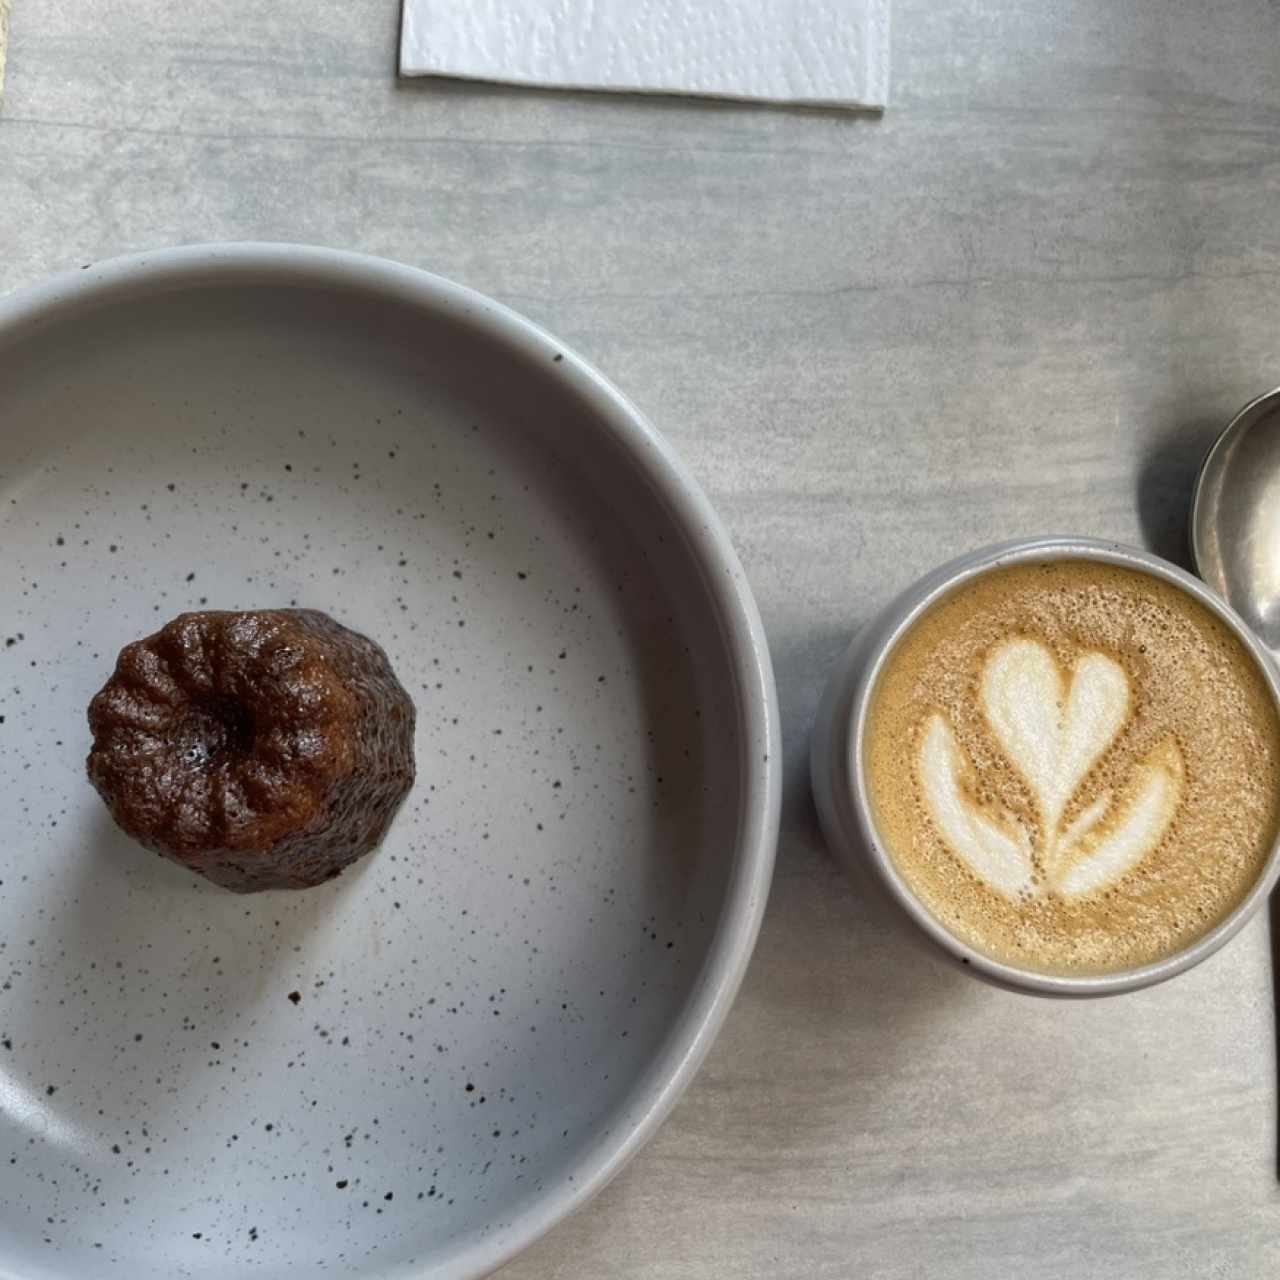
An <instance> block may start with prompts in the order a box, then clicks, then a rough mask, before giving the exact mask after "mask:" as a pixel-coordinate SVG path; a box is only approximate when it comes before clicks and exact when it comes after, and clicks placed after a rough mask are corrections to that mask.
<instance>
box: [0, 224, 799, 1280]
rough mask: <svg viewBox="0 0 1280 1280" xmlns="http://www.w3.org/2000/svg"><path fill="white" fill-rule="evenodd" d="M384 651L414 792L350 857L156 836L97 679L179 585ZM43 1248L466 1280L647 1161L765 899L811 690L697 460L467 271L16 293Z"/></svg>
mask: <svg viewBox="0 0 1280 1280" xmlns="http://www.w3.org/2000/svg"><path fill="white" fill-rule="evenodd" d="M290 604H297V605H300V606H308V607H315V608H320V609H325V610H328V611H330V612H331V613H332V614H334V616H335V617H337V618H338V619H339V620H341V621H343V622H345V623H347V624H349V625H351V626H353V627H355V628H357V629H359V630H361V631H364V632H366V633H368V634H369V635H371V636H373V637H374V638H376V639H377V640H378V641H379V642H380V643H381V644H382V645H383V646H384V647H385V648H386V650H387V651H388V653H389V654H390V656H391V659H392V662H393V664H394V666H395V668H396V670H397V672H398V674H399V675H400V677H401V680H402V681H403V683H404V684H405V685H406V687H407V688H408V689H409V690H410V691H411V693H412V695H413V697H414V698H415V700H416V702H417V705H418V713H419V715H418V737H417V759H418V782H417V786H416V788H415V790H414V791H413V793H412V795H411V797H410V799H409V801H408V803H407V804H406V806H405V808H404V809H403V810H402V811H401V814H400V817H399V818H398V819H397V821H396V824H395V826H394V828H393V830H392V833H391V835H390V836H389V838H388V839H387V841H386V843H385V844H384V846H383V847H382V848H381V849H380V850H379V851H378V852H376V853H375V854H374V855H373V856H371V857H370V858H368V859H366V860H365V861H363V862H362V863H360V864H357V866H356V867H354V868H353V869H351V870H350V871H348V872H347V873H346V874H345V875H343V876H342V877H341V878H340V879H339V880H338V881H336V882H334V883H332V884H329V885H325V886H323V887H321V888H318V889H313V890H309V891H306V892H302V893H265V894H259V895H256V896H250V897H238V896H235V895H232V894H229V893H226V892H224V891H222V890H220V889H217V888H215V887H214V886H212V885H209V884H207V883H205V882H203V881H201V880H199V879H197V878H196V877H194V876H192V875H191V874H189V873H187V872H184V871H182V870H180V869H179V868H178V867H176V866H174V865H172V864H170V863H168V862H165V861H163V860H162V859H160V858H157V857H156V856H155V855H153V854H150V853H147V852H145V851H144V850H142V849H140V848H139V847H137V846H136V845H134V844H132V843H131V842H130V841H129V840H128V839H126V838H124V837H123V836H122V835H120V834H119V833H118V832H117V831H116V829H115V828H114V826H113V825H112V823H111V821H110V819H109V818H108V816H107V814H106V812H105V809H104V808H103V806H102V804H101V803H100V802H99V800H98V798H97V797H96V795H95V794H94V793H93V791H92V790H91V788H90V787H89V784H88V783H87V782H86V780H85V778H84V771H83V759H84V755H85V752H86V750H87V747H88V735H87V728H86V724H85V707H86V704H87V703H88V701H89V698H90V696H91V695H92V694H93V692H94V691H95V690H96V689H97V688H98V687H99V686H100V685H101V684H102V683H103V682H104V681H105V679H106V678H107V676H108V675H109V674H110V671H111V667H112V664H113V661H114V658H115V654H116V652H117V650H118V649H119V648H120V646H121V645H123V644H124V643H126V642H127V641H129V640H131V639H133V638H135V637H138V636H141V635H143V634H146V633H148V632H150V631H152V630H154V629H156V628H157V627H158V626H160V625H161V624H162V623H163V622H164V621H166V620H167V619H168V618H169V617H171V616H172V615H174V614H177V613H179V612H181V611H183V610H187V609H195V608H199V607H201V606H205V605H207V606H208V607H218V608H230V609H239V608H252V607H276V606H283V605H290ZM0 718H2V720H3V723H0V795H3V797H4V805H3V807H2V809H0V882H2V883H0V986H2V990H0V1276H4V1277H22V1280H35V1278H37V1277H39V1278H44V1277H49V1278H57V1280H64V1278H70V1277H76V1278H77V1280H82V1278H83V1277H87V1276H92V1277H94V1278H95V1280H98V1278H103V1280H106V1278H109V1277H122V1278H123V1277H127V1280H150V1278H153V1277H154V1278H155V1280H161V1278H163V1280H173V1278H174V1277H180V1276H181V1277H187V1276H190V1277H218V1278H221V1277H227V1276H261V1277H282V1278H283V1277H285V1276H289V1277H297V1276H301V1275H306V1276H312V1275H316V1276H318V1275H334V1276H368V1277H373V1276H377V1277H393V1276H396V1277H401V1276H405V1277H407V1276H414V1277H419V1276H428V1275H430V1276H436V1275H440V1276H470V1275H478V1274H481V1273H483V1272H485V1271H486V1270H488V1269H489V1268H491V1267H493V1266H495V1265H497V1264H498V1263H499V1262H501V1261H502V1260H504V1259H506V1258H507V1257H509V1256H511V1254H513V1253H514V1252H516V1251H517V1250H518V1249H519V1248H520V1247H521V1246H523V1245H524V1244H527V1243H528V1242H529V1241H530V1240H531V1239H533V1238H534V1237H535V1236H536V1235H538V1234H539V1233H540V1232H542V1231H543V1230H545V1229H546V1228H547V1227H549V1226H550V1225H552V1224H553V1223H554V1222H555V1221H556V1220H558V1219H559V1218H560V1217H562V1216H563V1215H564V1214H565V1213H567V1212H568V1211H569V1210H570V1209H572V1208H573V1207H574V1206H576V1205H577V1204H579V1203H581V1202H582V1201H583V1200H584V1199H585V1198H586V1197H587V1196H589V1195H590V1194H591V1193H592V1192H594V1191H595V1190H598V1189H599V1187H600V1186H602V1185H603V1184H604V1182H605V1181H606V1180H607V1179H608V1178H609V1176H610V1175H611V1174H613V1173H614V1172H616V1170H617V1169H618V1168H619V1167H620V1165H621V1164H622V1162H623V1161H624V1160H625V1159H626V1157H627V1156H628V1155H630V1154H631V1153H633V1152H634V1151H635V1150H636V1148H637V1147H638V1146H639V1145H640V1144H641V1143H642V1142H643V1141H644V1140H645V1139H646V1138H647V1137H648V1136H649V1135H650V1134H651V1133H652V1132H653V1130H654V1128H655V1127H656V1126H657V1124H658V1123H659V1121H660V1120H661V1118H662V1117H663V1115H665V1113H666V1112H667V1110H668V1109H669V1108H670V1106H671V1105H672V1103H673V1102H674V1100H675V1098H676V1096H677V1095H678V1093H679V1092H680V1091H681V1089H682V1088H683V1087H684V1086H685V1085H686V1084H687V1083H688V1080H689V1078H690V1076H691V1075H692V1073H693V1071H694V1070H695V1069H696V1067H697V1064H698V1062H699V1061H700V1059H701V1057H702V1055H703V1054H704V1052H705V1051H706V1048H707V1047H708V1044H709V1042H710V1040H711V1038H712V1036H713V1035H714V1033H715V1031H716V1029H717V1027H718V1025H719V1023H720V1022H721V1020H722V1018H723V1016H724V1014H725V1012H726V1010H727V1008H728V1005H729V1002H730V1001H731V999H732V997H733V994H734V991H735V990H736V987H737V984H738V982H739V979H740V978H741V975H742V972H743V969H744V967H745V965H746V961H747V958H748V956H749V954H750V950H751V946H752V943H753V941H754V938H755V933H756V930H757V927H758V924H759V920H760V915H761V912H762V910H763V906H764V900H765V895H766V892H767V887H768V882H769V876H770V872H771V869H772V859H773V847H774V838H775V834H776V825H777V817H778V778H779V770H778V766H779V764H780V761H779V759H778V746H777V727H776V709H775V702H774V691H773V681H772V675H771V672H770V668H769V662H768V656H767V653H766V648H765V642H764V639H763V635H762V633H761V629H760V625H759V621H758V618H757V615H756V612H755V608H754V606H753V604H752V601H751V598H750V594H749V592H748V590H747V587H746V585H745V583H744V582H743V579H742V575H741V570H740V568H739V566H738V564H737V561H736V560H735V558H734V556H733V553H732V551H731V550H730V548H729V545H728V543H727V541H726V539H725V537H724V534H723V532H722V531H721V529H720V526H719V525H718V523H717V522H716V520H715V518H714V516H713V515H712V513H711V510H710V508H709V507H708V505H707V503H706V501H705V499H703V498H702V497H701V496H700V494H699V493H698V491H697V489H696V488H695V486H694V485H693V484H692V482H691V481H690V479H689V477H688V476H687V474H686V473H685V472H684V471H683V470H682V468H681V467H680V465H679V464H678V463H677V462H676V460H675V459H674V458H673V456H672V455H671V453H670V451H669V450H668V448H667V447H666V446H665V445H664V444H663V443H662V441H661V440H660V439H659V438H658V437H657V436H656V435H655V434H654V433H653V432H652V431H651V430H650V429H649V428H648V427H647V426H646V425H645V423H644V422H643V420H641V419H640V418H639V416H638V415H637V414H636V413H635V411H634V410H633V409H631V408H630V407H629V406H628V405H627V404H626V402H625V401H623V400H622V399H621V398H620V397H619V396H618V394H617V393H616V392H614V391H613V390H612V389H611V388H610V387H609V386H608V385H607V384H606V383H604V382H603V380H601V379H600V378H599V376H598V375H596V374H595V373H594V372H592V370H591V369H589V368H588V367H587V366H586V365H584V364H583V363H582V362H581V361H580V360H578V359H576V358H575V357H574V356H573V355H572V354H570V353H567V352H565V351H564V350H563V348H562V347H561V346H559V345H558V344H557V343H556V342H555V341H554V340H553V339H552V338H550V337H549V336H548V335H546V334H545V333H543V332H541V331H540V330H538V329H536V328H535V327H534V326H532V325H530V324H528V323H527V322H525V321H523V320H521V319H520V318H519V317H517V316H515V315H513V314H512V313H511V312H509V311H507V310H505V309H504V308H502V307H499V306H498V305H497V304H495V303H492V302H489V301H487V300H485V299H483V298H481V297H479V296H477V295H475V294H473V293H471V292H469V291H467V290H464V289H460V288H458V287H456V286H453V285H450V284H448V283H446V282H444V281H441V280H439V279H436V278H434V277H431V276H427V275H424V274H423V273H421V272H417V271H412V270H410V269H408V268H404V267H397V266H394V265H392V264H389V263H384V262H378V261H376V260H373V259H368V258H361V257H356V256H354V255H343V254H337V253H331V252H327V251H322V250H312V249H301V248H297V247H288V246H264V245H256V246H255V245H241V246H223V247H206V248H195V249H183V250H172V251H166V252H164V253H160V254H155V255H145V256H142V257H138V258H132V259H123V260H119V261H116V262H111V263H106V264H102V265H99V266H96V267H93V268H90V269H87V270H86V271H84V272H82V273H77V274H76V275H74V276H69V277H62V278H59V279H57V280H54V281H52V282H51V283H49V284H47V285H43V286H40V287H39V288H36V289H32V290H29V291H27V292H26V293H23V294H20V295H17V296H15V297H11V298H9V299H7V300H3V301H0Z"/></svg>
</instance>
